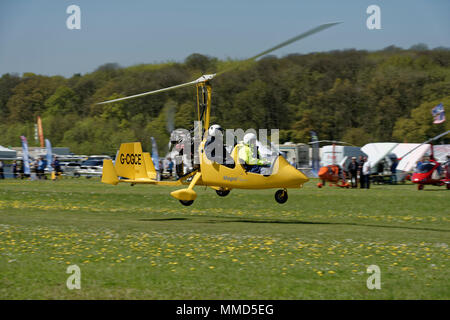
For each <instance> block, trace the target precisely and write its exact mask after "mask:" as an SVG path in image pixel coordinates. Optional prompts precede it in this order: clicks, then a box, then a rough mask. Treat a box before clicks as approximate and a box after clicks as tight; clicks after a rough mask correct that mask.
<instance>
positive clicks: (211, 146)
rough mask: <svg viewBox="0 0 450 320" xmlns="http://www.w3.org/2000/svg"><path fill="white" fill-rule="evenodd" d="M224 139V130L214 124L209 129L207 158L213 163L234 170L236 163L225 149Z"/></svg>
mask: <svg viewBox="0 0 450 320" xmlns="http://www.w3.org/2000/svg"><path fill="white" fill-rule="evenodd" d="M223 137H224V130H223V129H222V127H221V126H220V125H218V124H213V125H212V126H211V127H209V129H208V138H207V140H206V143H205V152H206V157H207V158H208V159H209V160H211V161H214V162H217V163H219V164H222V165H224V166H227V167H229V168H233V167H234V161H233V158H231V156H230V154H229V153H228V151H227V149H226V148H225V143H224V141H223Z"/></svg>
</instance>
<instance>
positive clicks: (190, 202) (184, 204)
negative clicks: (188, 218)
mask: <svg viewBox="0 0 450 320" xmlns="http://www.w3.org/2000/svg"><path fill="white" fill-rule="evenodd" d="M180 203H181V204H182V205H183V206H186V207H188V206H190V205H191V204H193V203H194V200H180Z"/></svg>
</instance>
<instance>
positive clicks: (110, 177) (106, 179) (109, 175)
mask: <svg viewBox="0 0 450 320" xmlns="http://www.w3.org/2000/svg"><path fill="white" fill-rule="evenodd" d="M102 182H103V183H108V184H112V185H116V184H118V183H119V179H118V178H117V173H116V170H115V169H114V165H113V163H112V160H111V159H105V160H103V174H102Z"/></svg>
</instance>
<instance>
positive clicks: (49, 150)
mask: <svg viewBox="0 0 450 320" xmlns="http://www.w3.org/2000/svg"><path fill="white" fill-rule="evenodd" d="M45 149H47V154H46V155H45V158H46V160H47V168H48V169H49V170H50V172H52V171H53V167H52V162H53V153H52V144H51V143H50V140H48V139H45Z"/></svg>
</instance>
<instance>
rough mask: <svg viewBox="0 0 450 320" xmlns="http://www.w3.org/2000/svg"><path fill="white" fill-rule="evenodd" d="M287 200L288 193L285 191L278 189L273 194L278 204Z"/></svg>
mask: <svg viewBox="0 0 450 320" xmlns="http://www.w3.org/2000/svg"><path fill="white" fill-rule="evenodd" d="M287 199H288V193H287V190H286V189H280V190H278V191H277V192H275V200H276V201H277V202H278V203H285V202H286V201H287Z"/></svg>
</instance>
